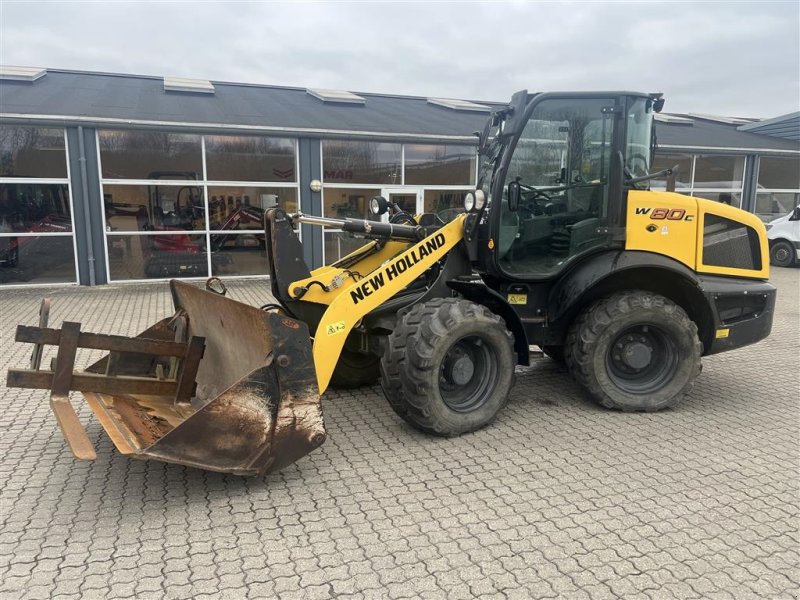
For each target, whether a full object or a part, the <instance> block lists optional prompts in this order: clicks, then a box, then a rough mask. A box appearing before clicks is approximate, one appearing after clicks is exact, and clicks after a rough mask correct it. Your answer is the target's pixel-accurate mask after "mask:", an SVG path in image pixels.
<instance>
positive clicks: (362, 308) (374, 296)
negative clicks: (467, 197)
mask: <svg viewBox="0 0 800 600" xmlns="http://www.w3.org/2000/svg"><path fill="white" fill-rule="evenodd" d="M465 219H466V215H465V214H464V215H459V216H458V217H456V218H455V219H453V220H452V221H451V222H450V223H448V224H447V225H445V226H444V227H442V228H441V229H437V230H436V231H435V232H433V233H432V234H431V235H429V236H428V237H426V238H425V239H424V240H422V241H421V242H419V243H418V244H414V245H413V246H410V247H408V249H407V250H405V251H404V252H402V253H400V254H399V255H397V256H395V257H394V258H393V259H392V260H390V261H388V262H385V263H383V264H379V266H378V267H377V268H376V269H374V270H373V271H371V272H369V273H365V272H362V274H363V277H361V278H358V279H356V280H353V278H350V279H348V280H347V283H346V284H345V285H344V286H343V287H342V288H340V289H338V290H335V292H336V294H335V296H334V295H332V296H331V297H332V298H333V300H331V301H329V302H326V303H328V304H329V306H328V309H327V310H326V311H325V314H323V315H322V319H321V320H320V323H319V327H317V333H316V336H315V337H314V347H313V353H314V366H315V367H316V371H317V384H318V386H319V393H320V394H322V393H323V392H324V391H325V390H326V389H327V387H328V384H329V383H330V380H331V376H332V375H333V370H334V369H335V367H336V363H337V362H338V360H339V355H340V354H341V352H342V347H343V346H344V342H345V340H346V339H347V335H348V334H349V333H350V331H351V330H352V329H353V327H355V326H356V324H357V323H358V322H359V321H361V319H362V318H363V317H364V315H366V314H368V313H369V312H371V311H372V310H374V309H375V308H377V307H378V306H380V305H381V304H383V303H384V302H386V301H387V300H388V299H389V298H392V297H393V296H394V295H396V294H397V293H398V292H400V291H401V290H403V289H404V288H406V287H407V286H408V285H409V284H410V283H412V282H413V281H414V280H415V279H417V277H419V276H420V275H422V273H424V272H425V271H426V270H427V269H429V268H430V267H431V266H433V265H434V263H436V262H437V261H438V260H440V259H442V258H443V257H444V256H445V255H446V254H447V253H448V252H449V251H450V249H451V248H453V246H455V245H456V244H457V243H458V242H460V241H461V239H462V238H463V236H464V220H465ZM387 245H388V244H387ZM310 293H311V292H310V290H309V294H310ZM303 299H304V300H305V297H304V298H303Z"/></svg>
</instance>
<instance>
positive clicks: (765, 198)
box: [756, 192, 800, 223]
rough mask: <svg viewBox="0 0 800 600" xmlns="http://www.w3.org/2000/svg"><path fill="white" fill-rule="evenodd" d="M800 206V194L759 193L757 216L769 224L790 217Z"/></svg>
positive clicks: (757, 195) (757, 196)
mask: <svg viewBox="0 0 800 600" xmlns="http://www.w3.org/2000/svg"><path fill="white" fill-rule="evenodd" d="M798 204H800V192H758V193H757V194H756V215H758V216H759V217H760V218H761V220H762V221H764V222H766V223H769V222H770V221H772V220H773V219H777V218H778V217H782V216H784V215H788V214H789V213H790V212H791V211H793V210H794V207H795V206H797V205H798Z"/></svg>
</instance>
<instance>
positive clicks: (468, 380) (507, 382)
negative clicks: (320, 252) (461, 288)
mask: <svg viewBox="0 0 800 600" xmlns="http://www.w3.org/2000/svg"><path fill="white" fill-rule="evenodd" d="M516 362H517V361H516V355H515V353H514V349H513V337H512V335H511V333H510V332H509V331H508V329H507V328H506V326H505V323H504V322H503V320H502V319H501V318H500V317H499V316H497V315H495V314H494V313H492V312H491V311H490V310H489V309H487V308H485V307H483V306H481V305H479V304H474V303H472V302H468V301H466V300H460V299H455V298H437V299H434V300H431V301H429V302H426V303H424V304H419V305H416V306H413V307H412V308H411V309H410V310H409V311H408V312H406V313H405V314H403V315H402V316H401V317H400V319H399V321H398V324H397V327H396V328H395V331H394V332H393V333H392V334H391V335H390V336H389V339H388V343H387V345H386V350H385V353H384V356H383V360H382V361H381V387H382V388H383V391H384V394H385V396H386V399H387V400H388V402H389V404H390V405H391V407H392V408H393V409H394V411H395V412H396V413H397V414H398V415H400V416H401V417H402V418H403V419H405V420H406V421H407V422H408V423H410V424H411V425H412V426H414V427H416V428H417V429H420V430H422V431H425V432H427V433H432V434H435V435H440V436H455V435H460V434H462V433H467V432H469V431H474V430H476V429H479V428H481V427H483V426H485V425H487V424H488V423H490V422H491V421H492V420H494V418H495V417H496V416H497V413H498V412H499V411H500V409H501V408H503V406H505V404H506V402H507V400H508V394H509V392H510V391H511V388H512V387H513V385H514V366H515V365H516Z"/></svg>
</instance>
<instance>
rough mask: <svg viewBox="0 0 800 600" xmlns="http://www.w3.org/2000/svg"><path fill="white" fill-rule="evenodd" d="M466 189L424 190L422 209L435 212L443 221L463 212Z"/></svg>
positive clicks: (447, 220) (448, 220)
mask: <svg viewBox="0 0 800 600" xmlns="http://www.w3.org/2000/svg"><path fill="white" fill-rule="evenodd" d="M466 195H467V192H466V190H425V196H424V204H423V207H424V211H425V212H426V213H435V214H437V215H439V218H441V219H442V220H443V221H445V222H450V221H451V220H452V219H453V218H454V217H455V216H456V215H458V214H459V213H462V212H464V196H466Z"/></svg>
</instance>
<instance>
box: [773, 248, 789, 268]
mask: <svg viewBox="0 0 800 600" xmlns="http://www.w3.org/2000/svg"><path fill="white" fill-rule="evenodd" d="M788 261H789V249H788V248H786V247H785V246H778V247H777V248H775V262H777V263H781V264H784V263H786V262H788Z"/></svg>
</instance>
